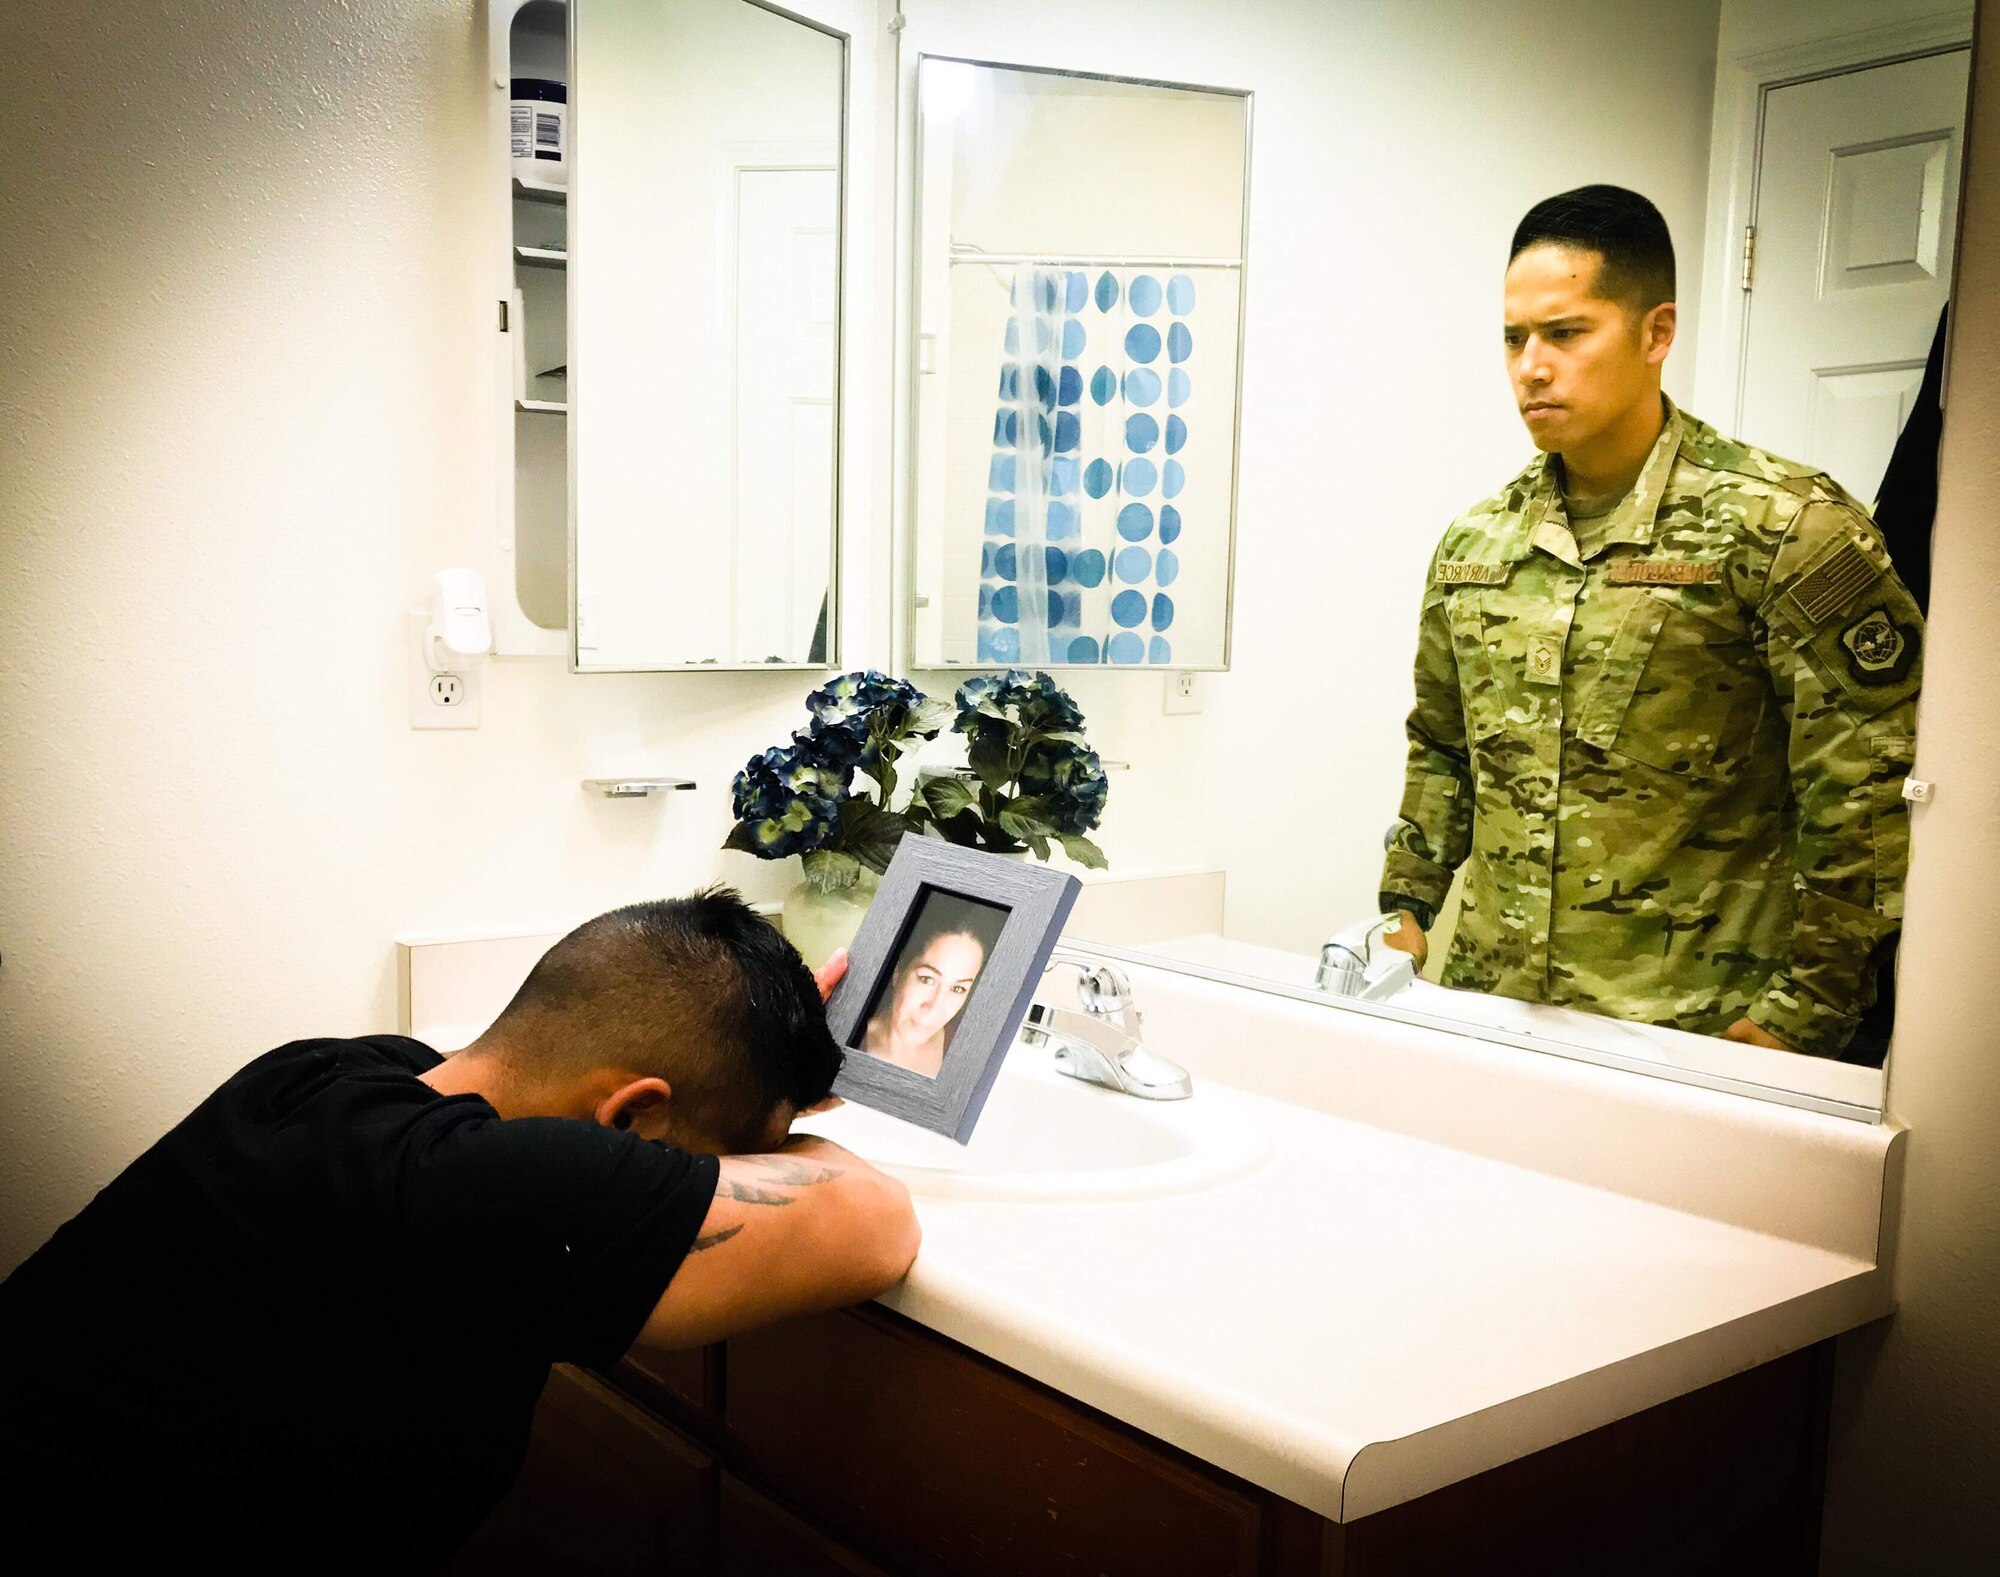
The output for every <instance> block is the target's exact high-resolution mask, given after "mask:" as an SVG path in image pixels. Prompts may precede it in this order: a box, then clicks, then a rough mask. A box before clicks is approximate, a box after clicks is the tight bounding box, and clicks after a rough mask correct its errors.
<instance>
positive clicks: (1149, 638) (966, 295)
mask: <svg viewBox="0 0 2000 1577" xmlns="http://www.w3.org/2000/svg"><path fill="white" fill-rule="evenodd" d="M917 93H918V104H917V127H918V147H917V154H916V164H917V219H916V225H915V235H914V247H915V260H914V270H915V273H916V278H917V290H916V308H915V310H916V313H917V320H918V325H919V326H918V329H917V335H916V350H917V367H916V373H915V387H916V393H915V396H914V406H915V436H914V453H915V457H916V467H915V469H916V480H915V489H916V493H915V514H914V519H915V525H916V565H915V577H914V592H913V599H912V600H913V606H912V610H911V620H912V629H913V633H914V638H915V642H916V650H917V661H918V662H919V664H920V665H923V666H930V667H955V666H966V665H975V664H988V665H990V664H993V663H1019V664H1024V665H1027V666H1031V667H1040V668H1063V667H1069V666H1072V665H1082V666H1088V667H1096V666H1099V665H1104V664H1111V665H1116V666H1121V667H1152V668H1168V667H1179V668H1198V669H1209V668H1223V667H1227V666H1228V662H1229V572H1230V556H1231V545H1232V539H1233V535H1234V519H1235V497H1236V407H1237V383H1238V354H1237V353H1238V347H1239V345H1240V344H1241V328H1242V324H1241V318H1242V311H1243V301H1244V289H1243V262H1244V258H1243V252H1244V236H1245V225H1246V215H1247V202H1248V192H1249V185H1248V157H1249V147H1250V99H1249V95H1248V94H1244V93H1232V92H1223V91H1219V90H1215V89H1209V88H1193V87H1185V86H1179V85H1168V84H1163V83H1157V82H1135V81H1128V80H1122V79H1119V78H1115V77H1104V76H1094V75H1089V74H1081V73H1063V72H1052V71H1031V70H1026V69H1021V68H1017V67H1010V66H995V65H988V64H983V63H979V62H975V61H968V60H954V59H945V58H938V57H928V58H925V59H923V60H922V61H921V62H920V63H919V65H918V70H917Z"/></svg>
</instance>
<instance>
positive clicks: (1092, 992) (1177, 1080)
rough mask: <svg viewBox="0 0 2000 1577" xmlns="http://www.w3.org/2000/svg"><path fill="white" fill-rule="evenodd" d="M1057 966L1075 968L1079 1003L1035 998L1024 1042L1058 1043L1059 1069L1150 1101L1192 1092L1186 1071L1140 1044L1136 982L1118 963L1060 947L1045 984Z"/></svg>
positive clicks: (1024, 1029) (1047, 969)
mask: <svg viewBox="0 0 2000 1577" xmlns="http://www.w3.org/2000/svg"><path fill="white" fill-rule="evenodd" d="M1058 969H1073V970H1075V971H1076V999H1077V1004H1078V1005H1077V1006H1076V1007H1073V1008H1071V1007H1057V1006H1056V1005H1054V1004H1053V1003H1049V1002H1044V1001H1042V1000H1040V996H1039V993H1038V994H1037V999H1036V1000H1035V1001H1034V1002H1031V1003H1030V1004H1029V1005H1028V1017H1027V1021H1026V1022H1025V1023H1023V1024H1022V1026H1021V1037H1020V1038H1021V1044H1022V1045H1024V1046H1052V1047H1054V1048H1055V1054H1056V1068H1057V1070H1058V1071H1059V1072H1062V1073H1066V1074H1068V1075H1069V1076H1070V1077H1071V1078H1073V1079H1082V1080H1083V1081H1084V1082H1085V1083H1087V1084H1101V1085H1103V1086H1104V1087H1105V1088H1106V1089H1109V1090H1122V1091H1123V1092H1124V1093H1125V1094H1127V1095H1136V1096H1138V1097H1140V1098H1141V1099H1142V1100H1149V1101H1182V1100H1186V1099H1187V1098H1188V1097H1189V1096H1190V1095H1192V1094H1194V1082H1193V1081H1192V1080H1191V1079H1189V1078H1188V1075H1187V1070H1186V1069H1185V1068H1182V1067H1180V1066H1179V1065H1178V1064H1176V1063H1172V1062H1169V1061H1168V1060H1167V1059H1166V1058H1165V1057H1161V1056H1157V1055H1155V1054H1154V1053H1153V1052H1150V1051H1147V1050H1146V1049H1145V1048H1144V1047H1143V1046H1141V1045H1140V1044H1139V1025H1140V1022H1141V1019H1142V1015H1141V1014H1140V1012H1139V1009H1138V1007H1137V1006H1136V1005H1135V1004H1134V1002H1133V1000H1132V982H1131V981H1130V980H1129V979H1128V978H1127V977H1126V975H1125V972H1124V971H1123V970H1122V969H1120V968H1119V967H1118V966H1117V965H1116V964H1112V963H1108V962H1106V961H1105V960H1103V959H1098V958H1092V957H1090V956H1089V955H1087V954H1084V953H1075V952H1071V951H1070V950H1069V949H1067V948H1057V949H1056V951H1055V952H1054V953H1053V954H1051V955H1050V957H1049V961H1048V963H1047V965H1046V966H1045V967H1044V968H1043V970H1042V979H1043V987H1044V989H1046V987H1047V982H1048V977H1049V976H1050V975H1052V974H1053V973H1055V971H1056V970H1058Z"/></svg>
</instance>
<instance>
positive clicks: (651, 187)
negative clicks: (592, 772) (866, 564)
mask: <svg viewBox="0 0 2000 1577" xmlns="http://www.w3.org/2000/svg"><path fill="white" fill-rule="evenodd" d="M574 50H575V66H574V78H573V82H572V85H571V115H572V126H573V133H574V146H575V156H574V170H573V173H572V176H571V181H570V186H571V198H570V207H571V218H570V236H571V248H572V251H573V256H572V258H571V260H570V278H571V291H570V302H571V320H572V323H571V336H570V347H571V359H572V361H573V363H574V366H573V369H572V371H571V372H570V374H569V376H568V379H567V382H568V387H569V401H570V407H571V418H570V419H571V428H572V433H573V438H574V448H573V454H574V463H573V469H572V474H571V499H570V539H571V551H570V574H571V598H572V608H571V615H572V617H571V628H572V630H573V632H574V637H573V639H574V664H573V666H574V667H575V668H576V670H578V671H580V672H616V671H629V670H634V669H666V668H689V667H712V668H749V667H756V668H763V667H770V666H789V667H814V668H818V667H825V666H826V665H828V664H829V663H831V662H832V661H834V654H835V653H836V652H837V650H838V644H837V643H838V631H837V630H836V628H835V625H834V616H835V609H836V606H837V602H838V598H837V596H836V595H835V574H836V544H837V542H838V537H839V525H840V522H839V512H838V507H837V499H838V496H839V488H838V476H837V458H836V457H837V454H838V442H837V440H838V434H839V429H840V405H839V395H840V356H839V345H840V333H839V330H840V322H841V281H840V257H841V224H842V167H841V158H842V148H843V138H844V126H845V98H844V95H845V89H846V76H847V43H846V40H845V39H844V38H843V37H842V36H840V35H839V34H837V33H834V32H832V31H830V30H828V29H825V28H822V27H820V26H818V25H817V24H814V23H811V22H807V21H804V20H801V19H800V18H798V17H795V16H792V15H790V14H789V13H787V12H784V11H781V10H778V9H776V8H774V7H770V6H765V5H762V4H758V3H757V0H576V4H575V20H574ZM537 370H539V369H537Z"/></svg>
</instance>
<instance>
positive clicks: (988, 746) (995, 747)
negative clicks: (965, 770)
mask: <svg viewBox="0 0 2000 1577" xmlns="http://www.w3.org/2000/svg"><path fill="white" fill-rule="evenodd" d="M965 763H966V765H967V766H969V767H971V768H972V770H973V772H974V774H975V775H976V776H977V777H978V779H979V781H980V782H981V783H984V784H985V785H986V786H987V787H988V788H990V789H999V788H1005V787H1006V786H1007V744H1006V740H1005V739H1004V738H1001V739H974V740H973V741H972V743H971V744H970V745H969V746H968V747H967V749H966V752H965Z"/></svg>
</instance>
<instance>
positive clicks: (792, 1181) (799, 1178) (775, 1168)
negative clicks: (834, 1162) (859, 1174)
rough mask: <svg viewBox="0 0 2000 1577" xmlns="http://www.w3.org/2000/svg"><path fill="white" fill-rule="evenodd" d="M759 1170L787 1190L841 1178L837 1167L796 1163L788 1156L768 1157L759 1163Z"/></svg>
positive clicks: (763, 1157)
mask: <svg viewBox="0 0 2000 1577" xmlns="http://www.w3.org/2000/svg"><path fill="white" fill-rule="evenodd" d="M757 1167H758V1170H760V1171H763V1172H767V1173H769V1174H770V1175H771V1176H772V1177H773V1178H775V1179H776V1180H777V1181H778V1182H780V1183H782V1184H784V1185H785V1187H787V1188H811V1187H812V1186H813V1184H815V1183H830V1182H832V1181H833V1180H834V1179H835V1178H836V1177H838V1176H840V1172H841V1169H840V1168H839V1167H837V1166H820V1165H818V1164H816V1163H814V1162H810V1161H794V1160H792V1159H790V1158H789V1157H787V1156H782V1155H767V1156H762V1157H760V1158H759V1159H758V1161H757Z"/></svg>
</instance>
